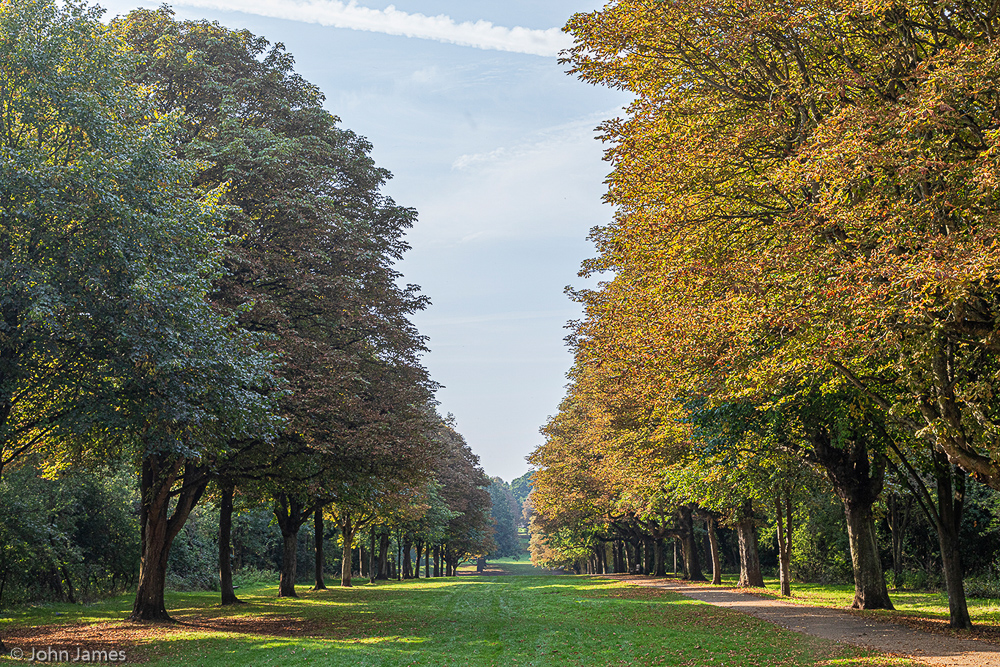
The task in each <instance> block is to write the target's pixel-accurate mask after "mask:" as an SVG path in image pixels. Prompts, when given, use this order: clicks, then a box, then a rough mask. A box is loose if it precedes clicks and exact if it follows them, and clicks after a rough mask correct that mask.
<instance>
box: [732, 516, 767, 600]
mask: <svg viewBox="0 0 1000 667" xmlns="http://www.w3.org/2000/svg"><path fill="white" fill-rule="evenodd" d="M736 532H737V534H738V536H739V543H740V580H739V581H738V582H737V583H736V585H737V586H738V587H741V588H745V587H749V588H764V576H763V575H762V574H761V572H760V554H759V553H758V551H757V523H756V522H755V521H754V516H753V501H752V500H745V501H743V507H742V508H741V512H740V520H739V523H737V524H736Z"/></svg>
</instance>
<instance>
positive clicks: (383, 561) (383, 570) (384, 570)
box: [375, 531, 389, 581]
mask: <svg viewBox="0 0 1000 667" xmlns="http://www.w3.org/2000/svg"><path fill="white" fill-rule="evenodd" d="M375 578H376V579H378V580H380V581H387V580H388V579H389V533H388V531H383V532H381V533H380V534H379V536H378V571H377V573H376V575H375Z"/></svg>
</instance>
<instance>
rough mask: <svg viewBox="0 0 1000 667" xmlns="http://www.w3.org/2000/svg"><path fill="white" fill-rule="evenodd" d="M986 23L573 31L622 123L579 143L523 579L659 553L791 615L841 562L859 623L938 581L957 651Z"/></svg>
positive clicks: (882, 16)
mask: <svg viewBox="0 0 1000 667" xmlns="http://www.w3.org/2000/svg"><path fill="white" fill-rule="evenodd" d="M995 10H996V7H995V5H994V4H992V3H988V2H975V1H972V2H960V1H948V2H929V1H924V0H913V1H904V2H890V3H868V2H856V1H855V0H835V1H834V2H815V1H814V0H788V1H783V2H778V3H774V2H767V3H763V2H749V3H748V2H733V1H731V0H680V1H678V2H660V1H658V0H613V1H612V2H610V3H609V4H608V5H607V6H606V7H604V8H603V9H602V10H599V11H595V12H591V13H585V14H578V15H576V16H574V17H573V18H572V19H571V20H570V23H569V24H568V26H567V29H568V30H569V31H570V32H571V33H572V35H573V36H574V38H575V45H574V46H573V47H572V48H571V49H569V50H568V51H567V52H566V53H565V54H564V62H566V63H567V64H568V65H569V66H570V67H571V71H572V73H574V74H575V75H577V76H578V77H580V78H581V79H583V80H584V81H587V82H590V83H594V84H597V85H604V86H609V87H613V88H617V89H621V90H624V91H628V92H630V93H631V94H633V95H634V102H633V103H632V104H631V105H630V107H629V108H628V110H627V113H626V114H625V116H624V117H622V118H616V119H613V120H610V121H607V122H606V123H604V124H603V126H602V128H601V129H602V131H603V139H604V141H605V142H606V143H607V144H608V145H609V148H608V150H607V159H608V161H609V162H610V163H611V165H612V167H613V171H612V174H611V175H610V177H609V180H608V183H609V190H608V194H607V197H606V198H607V201H608V202H609V203H611V204H613V205H614V206H615V207H616V215H615V218H614V221H613V222H612V223H610V224H608V225H607V226H604V227H600V228H597V229H595V230H594V232H593V234H592V238H593V240H594V241H595V243H596V245H597V248H598V256H597V257H596V258H595V259H593V260H590V261H589V262H587V263H586V265H585V266H584V274H587V275H600V274H603V275H604V276H606V278H605V281H604V282H602V283H601V284H600V285H599V287H597V288H594V289H589V290H581V291H578V292H575V293H574V296H575V298H576V299H577V300H578V301H579V302H581V303H582V304H583V305H584V307H585V316H584V318H583V319H582V320H581V321H579V322H577V323H575V326H574V328H573V331H572V334H571V336H570V339H569V340H570V342H571V344H572V345H573V347H574V349H575V353H576V362H575V365H574V367H573V370H572V372H571V374H570V385H569V390H568V394H567V396H566V398H565V400H564V401H563V403H562V405H561V406H560V411H559V413H558V414H557V415H556V416H554V417H553V418H551V420H550V421H549V423H548V424H547V425H546V427H545V428H544V433H545V435H546V442H545V444H544V445H542V446H541V447H540V448H539V449H538V450H537V451H536V452H535V453H534V454H533V456H532V462H533V464H534V465H535V466H536V467H537V472H536V473H535V475H534V478H533V479H534V492H533V493H532V495H531V498H530V503H531V505H532V506H533V511H534V515H533V518H532V522H533V531H534V535H533V538H532V540H533V554H534V556H535V558H536V559H537V560H542V561H545V562H548V563H553V564H555V563H561V564H575V565H576V566H577V567H589V568H592V569H596V570H601V571H605V570H607V571H610V570H614V571H621V570H623V569H633V570H636V571H641V572H656V573H660V574H662V573H663V572H664V570H665V568H666V569H669V568H668V567H667V566H666V564H665V561H666V560H668V556H666V555H665V553H664V549H663V544H664V540H668V541H673V542H674V543H675V544H676V545H678V547H679V550H680V561H681V562H682V564H683V568H684V573H685V576H687V577H689V578H691V579H701V578H703V576H704V575H703V571H704V569H706V567H707V568H708V569H710V570H711V571H712V572H713V573H714V574H715V577H716V579H718V576H719V572H720V561H728V562H730V563H732V564H733V565H736V564H738V567H739V570H740V582H739V583H740V584H741V585H746V586H760V585H762V583H763V581H762V572H761V570H762V565H761V559H762V557H763V558H765V560H767V559H771V560H770V562H771V564H770V565H768V567H773V569H774V570H776V571H777V572H778V574H779V576H780V581H781V590H782V593H784V594H788V592H789V590H790V586H791V583H790V582H791V578H792V576H793V575H795V576H799V577H802V578H810V577H826V578H835V576H834V575H835V574H836V570H837V569H838V568H836V567H835V566H834V565H835V564H833V563H827V564H824V563H823V560H824V559H829V558H830V556H829V555H824V554H831V553H833V554H847V555H846V556H843V557H841V561H842V563H843V567H842V568H841V571H842V575H841V576H843V575H846V576H847V577H849V578H850V579H852V580H853V581H854V584H855V598H854V606H856V607H859V608H865V609H872V608H892V601H891V599H890V594H889V590H888V586H887V584H886V576H887V570H888V569H889V567H887V566H888V564H889V562H891V570H892V576H891V577H890V579H891V580H892V581H893V583H894V584H899V583H900V581H902V580H903V579H905V576H906V573H907V572H908V571H911V570H919V571H922V572H925V573H931V574H932V575H933V578H934V579H937V578H938V577H939V578H940V583H941V585H942V586H943V587H944V588H945V589H946V590H947V592H948V597H949V604H950V610H951V625H952V626H954V627H963V628H968V627H970V625H971V623H970V620H969V615H968V612H967V610H966V602H965V596H966V592H965V589H964V581H965V579H966V574H967V572H968V571H969V569H970V568H972V569H974V571H975V572H977V573H979V574H984V575H985V574H988V573H989V572H991V571H992V569H993V568H995V567H996V565H997V563H996V552H995V551H993V549H995V547H996V546H997V531H996V529H995V528H994V525H995V521H996V512H995V509H996V501H997V491H998V490H1000V439H998V434H1000V402H998V399H997V389H998V386H1000V381H998V376H997V372H998V368H1000V363H998V362H1000V355H998V352H1000V347H998V341H1000V325H998V315H1000V288H998V280H1000V255H998V252H1000V250H998V249H1000V245H998V243H997V238H998V232H1000V202H998V199H997V196H996V191H997V186H998V174H1000V169H998V167H1000V164H998V162H997V159H998V155H1000V144H998V142H1000V87H998V83H997V82H998V81H1000V45H998V43H997V41H996V40H995V38H994V35H995V34H996V33H997V31H998V30H1000V15H998V14H997V12H996V11H995ZM837 505H839V507H840V509H839V513H840V516H837V512H835V511H833V508H834V507H836V506H837ZM703 525H704V528H702V526H703ZM918 536H919V539H917V537H918ZM668 543H669V542H668ZM703 543H707V547H706V546H705V545H704V544H703ZM760 544H766V545H768V548H767V551H768V552H769V553H767V554H762V552H761V551H760ZM973 545H975V546H973ZM702 558H707V559H708V560H710V561H711V562H709V563H705V564H704V565H703V562H702V560H701V559H702Z"/></svg>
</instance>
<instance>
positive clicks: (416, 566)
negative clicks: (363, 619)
mask: <svg viewBox="0 0 1000 667" xmlns="http://www.w3.org/2000/svg"><path fill="white" fill-rule="evenodd" d="M423 553H424V541H423V540H414V543H413V554H414V556H415V557H416V560H415V562H414V563H413V578H414V579H419V578H420V556H421V555H422V554H423Z"/></svg>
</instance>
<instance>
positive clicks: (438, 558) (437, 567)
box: [434, 544, 441, 577]
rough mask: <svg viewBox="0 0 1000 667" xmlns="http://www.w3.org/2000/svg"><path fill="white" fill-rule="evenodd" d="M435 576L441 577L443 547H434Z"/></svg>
mask: <svg viewBox="0 0 1000 667" xmlns="http://www.w3.org/2000/svg"><path fill="white" fill-rule="evenodd" d="M434 576H435V577H440V576H441V545H440V544H435V545H434Z"/></svg>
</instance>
